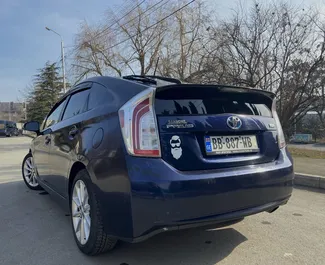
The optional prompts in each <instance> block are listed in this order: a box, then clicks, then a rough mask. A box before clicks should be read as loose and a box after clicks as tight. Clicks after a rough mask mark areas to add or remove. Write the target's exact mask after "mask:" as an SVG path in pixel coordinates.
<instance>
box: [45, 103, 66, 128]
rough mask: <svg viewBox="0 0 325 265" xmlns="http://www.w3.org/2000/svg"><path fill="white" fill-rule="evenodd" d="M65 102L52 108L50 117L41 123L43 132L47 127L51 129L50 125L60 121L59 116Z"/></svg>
mask: <svg viewBox="0 0 325 265" xmlns="http://www.w3.org/2000/svg"><path fill="white" fill-rule="evenodd" d="M66 101H67V99H65V100H63V101H62V102H61V103H60V104H59V105H57V106H54V109H53V110H52V112H51V113H50V115H49V116H48V117H47V119H46V120H45V121H44V122H43V124H42V126H43V127H42V129H43V130H45V129H47V128H49V127H51V126H52V125H54V124H56V123H58V121H59V119H60V114H61V112H62V110H63V107H64V104H65V102H66Z"/></svg>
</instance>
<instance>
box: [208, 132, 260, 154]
mask: <svg viewBox="0 0 325 265" xmlns="http://www.w3.org/2000/svg"><path fill="white" fill-rule="evenodd" d="M205 149H206V153H207V154H208V155H222V154H239V153H256V152H258V151H259V148H258V145H257V140H256V136H255V135H241V136H206V137H205Z"/></svg>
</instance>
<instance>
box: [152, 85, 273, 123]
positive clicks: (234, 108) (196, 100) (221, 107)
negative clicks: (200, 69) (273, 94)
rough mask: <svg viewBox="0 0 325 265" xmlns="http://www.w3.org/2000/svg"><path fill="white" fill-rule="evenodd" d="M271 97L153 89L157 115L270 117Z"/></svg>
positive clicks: (194, 90)
mask: <svg viewBox="0 0 325 265" xmlns="http://www.w3.org/2000/svg"><path fill="white" fill-rule="evenodd" d="M271 104H272V100H270V99H268V98H266V97H265V96H263V95H260V94H252V93H244V92H241V93H236V92H235V93H233V92H222V91H218V90H212V89H206V91H205V90H204V88H200V89H186V90H184V89H183V90H178V89H176V88H175V89H174V88H173V89H169V90H165V91H162V92H158V93H156V100H155V108H156V114H157V115H167V116H168V115H215V114H222V113H234V114H242V115H255V116H266V117H272V112H271Z"/></svg>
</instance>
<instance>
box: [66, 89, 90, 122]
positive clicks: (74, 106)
mask: <svg viewBox="0 0 325 265" xmlns="http://www.w3.org/2000/svg"><path fill="white" fill-rule="evenodd" d="M88 95H89V89H87V90H82V91H80V92H77V93H75V94H73V95H71V97H70V100H69V102H68V105H67V107H66V109H65V112H64V115H63V118H62V120H66V119H69V118H71V117H73V116H76V115H78V114H80V113H83V112H84V111H85V105H86V101H87V98H88Z"/></svg>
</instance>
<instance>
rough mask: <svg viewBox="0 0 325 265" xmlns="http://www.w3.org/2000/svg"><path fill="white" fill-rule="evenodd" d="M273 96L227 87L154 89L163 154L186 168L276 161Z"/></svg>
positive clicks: (178, 165)
mask: <svg viewBox="0 0 325 265" xmlns="http://www.w3.org/2000/svg"><path fill="white" fill-rule="evenodd" d="M273 98H274V95H273V94H272V93H267V92H262V91H258V90H250V89H244V88H234V87H225V86H204V85H179V86H169V87H162V88H157V91H156V96H155V110H156V115H157V120H158V126H159V131H160V142H161V149H162V158H163V159H164V160H165V161H166V162H168V163H169V164H171V165H172V166H174V167H175V168H177V169H179V170H184V171H186V170H205V169H218V168H229V167H238V166H245V165H253V164H259V163H267V162H270V161H273V160H275V159H276V158H277V156H278V154H279V148H278V144H277V139H276V136H277V131H276V126H275V121H274V119H273V117H272V111H271V108H272V102H273Z"/></svg>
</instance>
